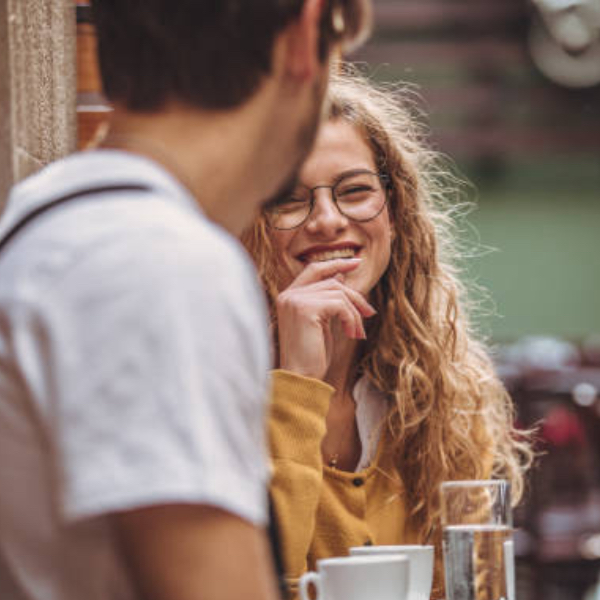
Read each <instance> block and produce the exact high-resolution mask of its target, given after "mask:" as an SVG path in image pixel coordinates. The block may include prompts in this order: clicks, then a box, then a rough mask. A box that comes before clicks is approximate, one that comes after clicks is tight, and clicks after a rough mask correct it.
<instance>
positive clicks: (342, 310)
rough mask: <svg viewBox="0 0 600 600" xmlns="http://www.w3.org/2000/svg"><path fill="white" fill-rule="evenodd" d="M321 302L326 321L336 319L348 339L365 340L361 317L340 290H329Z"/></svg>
mask: <svg viewBox="0 0 600 600" xmlns="http://www.w3.org/2000/svg"><path fill="white" fill-rule="evenodd" d="M321 300H322V302H323V304H322V306H321V307H322V310H323V313H322V314H323V316H325V317H326V318H327V319H331V318H332V317H337V318H338V319H339V320H340V322H341V324H342V327H343V329H344V332H345V334H346V335H347V336H348V337H349V338H352V339H365V338H366V334H365V329H364V326H363V322H362V317H361V315H360V313H359V311H358V310H357V309H356V307H355V306H354V304H353V303H352V302H351V301H350V299H349V298H348V296H347V295H346V294H344V293H343V292H342V291H341V290H330V291H328V292H325V293H323V295H322V298H321Z"/></svg>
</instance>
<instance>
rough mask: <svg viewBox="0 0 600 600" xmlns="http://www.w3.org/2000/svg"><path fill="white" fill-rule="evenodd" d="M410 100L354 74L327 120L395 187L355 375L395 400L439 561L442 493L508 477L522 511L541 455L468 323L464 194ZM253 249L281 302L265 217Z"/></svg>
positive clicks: (418, 527)
mask: <svg viewBox="0 0 600 600" xmlns="http://www.w3.org/2000/svg"><path fill="white" fill-rule="evenodd" d="M412 96H413V94H412V93H411V91H410V90H409V89H408V88H402V87H399V86H394V87H393V88H391V87H389V88H388V87H383V86H376V85H374V84H373V83H372V82H370V81H369V80H368V79H367V78H366V77H364V76H362V75H361V74H360V73H359V72H358V70H357V69H355V68H353V67H351V66H346V67H345V68H344V69H343V70H342V71H341V72H339V73H335V74H333V75H332V78H331V82H330V88H329V92H328V109H327V110H328V114H327V115H326V117H327V118H328V119H330V120H339V119H341V120H344V121H346V122H348V123H350V124H352V125H353V126H354V127H356V128H357V130H358V131H359V132H361V134H362V135H363V137H364V139H365V140H366V142H367V143H368V144H369V146H370V147H371V149H372V151H373V155H374V158H375V161H376V165H377V167H378V169H379V171H380V172H381V173H385V174H386V175H387V176H388V177H389V180H390V191H389V202H388V207H389V212H390V221H391V223H392V226H393V227H394V229H395V231H394V233H395V235H394V236H393V242H392V249H391V260H390V263H389V266H388V268H387V270H386V272H385V274H384V275H383V277H382V278H381V280H380V281H379V282H378V284H377V285H376V287H375V288H374V290H373V291H372V293H371V296H370V298H369V301H370V302H371V303H372V304H373V305H374V307H375V308H376V310H377V316H375V317H373V318H371V319H369V321H368V323H367V341H366V342H365V343H364V344H365V346H364V348H363V349H362V351H361V355H360V360H359V361H358V363H357V364H356V374H357V375H358V374H365V375H366V376H367V377H368V378H369V379H370V381H371V382H372V383H373V384H374V385H375V386H376V387H377V388H378V389H380V390H382V391H383V392H385V393H386V394H388V396H389V397H390V398H393V400H394V402H393V407H392V409H391V411H390V412H389V415H388V419H387V425H388V429H389V431H390V432H391V434H392V439H393V452H394V456H395V464H396V466H397V470H398V472H399V474H400V475H401V478H402V481H403V483H404V493H405V498H406V504H407V509H408V514H409V519H410V523H411V528H412V529H413V530H414V531H415V532H416V533H417V534H418V536H419V539H420V540H421V541H422V543H424V542H425V541H426V540H431V541H434V542H435V543H436V546H437V548H438V551H439V547H440V541H441V539H440V536H441V534H440V527H438V525H439V519H440V502H439V489H440V484H441V483H442V482H443V481H446V480H461V479H487V478H490V477H492V478H503V479H508V480H509V481H510V482H511V484H512V493H513V496H512V497H513V501H514V502H515V503H516V502H517V501H518V500H519V499H520V497H521V495H522V492H523V484H524V471H525V470H526V468H527V467H528V466H529V464H530V462H531V450H530V447H529V443H528V440H527V434H526V433H522V432H521V433H519V432H517V431H516V430H515V429H514V427H513V418H514V414H513V406H512V402H511V400H510V398H509V396H508V394H507V392H506V390H505V389H504V386H503V385H502V383H501V382H500V381H499V379H498V377H497V376H496V373H495V371H494V367H493V365H492V362H491V360H490V358H489V355H488V352H487V350H486V348H485V346H484V344H483V343H482V342H480V341H478V340H477V339H476V336H475V335H474V333H473V330H472V327H471V324H470V322H469V319H468V316H467V312H468V309H470V308H471V307H470V304H469V302H468V301H467V297H466V294H465V291H464V289H463V284H461V282H460V281H459V278H458V272H459V269H458V267H457V265H456V258H457V255H458V254H459V253H458V251H457V247H456V244H455V242H454V229H455V225H454V219H453V211H455V210H456V206H457V199H459V198H460V189H461V187H462V186H461V185H460V181H459V180H458V179H457V178H456V177H455V176H453V175H452V174H451V171H449V169H448V166H447V161H446V160H445V159H444V157H442V156H441V155H440V154H439V153H437V152H434V151H432V150H430V149H428V148H427V146H426V143H425V135H424V130H423V127H422V125H420V124H419V120H418V119H416V118H415V115H414V114H413V112H412V106H413V104H414V103H413V101H412V100H411V97H412ZM457 194H459V196H457ZM244 243H245V245H246V247H247V248H248V250H249V251H250V253H251V255H252V256H253V258H254V260H255V262H256V265H257V267H258V270H259V273H260V276H261V278H262V281H263V283H264V286H265V289H266V291H267V296H268V298H269V300H270V302H271V304H272V303H273V301H274V299H275V298H276V296H277V294H278V292H279V289H278V280H279V273H278V265H277V258H276V254H275V253H274V252H273V251H272V247H271V242H270V240H269V231H268V228H267V226H266V224H265V221H264V219H263V218H259V219H258V220H257V222H256V223H255V224H254V226H253V227H252V229H251V230H249V231H248V232H246V234H245V236H244ZM272 314H273V319H275V314H274V311H272ZM275 327H276V325H275ZM432 532H433V535H432Z"/></svg>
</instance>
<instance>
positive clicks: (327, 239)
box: [271, 120, 393, 296]
mask: <svg viewBox="0 0 600 600" xmlns="http://www.w3.org/2000/svg"><path fill="white" fill-rule="evenodd" d="M356 170H368V171H371V172H373V173H376V172H377V168H376V166H375V161H374V158H373V153H372V152H371V149H370V148H369V146H368V145H367V143H366V142H365V140H364V139H363V138H362V136H361V135H360V133H359V132H358V130H357V129H356V128H355V127H353V126H352V125H350V124H349V123H347V122H346V121H343V120H336V121H328V122H326V123H323V125H322V126H321V128H320V130H319V134H318V136H317V139H316V142H315V146H314V148H313V150H312V152H311V154H309V156H308V158H307V160H306V162H305V163H304V165H303V167H302V169H301V171H300V177H299V183H300V184H301V185H303V186H306V187H308V188H314V187H315V186H330V185H334V184H335V183H336V182H337V181H338V180H339V179H340V177H341V176H343V175H344V174H346V173H349V172H351V171H356ZM381 193H382V194H385V193H386V191H385V189H382V191H381ZM313 194H314V206H313V209H312V212H311V213H310V215H309V217H308V218H307V219H306V221H304V223H303V224H302V225H300V226H299V227H298V228H296V229H291V230H287V231H282V230H276V229H272V230H271V238H272V242H273V249H274V251H275V252H276V253H277V256H278V257H279V259H280V260H281V261H283V264H284V266H285V267H286V270H287V271H288V272H289V280H287V281H285V282H283V286H282V287H287V286H288V285H289V284H290V283H291V282H292V281H293V279H295V278H296V277H297V276H298V275H299V274H300V273H301V272H302V270H303V269H304V268H305V267H306V266H307V265H308V264H310V263H311V262H314V261H326V260H332V259H334V258H351V257H358V258H360V259H361V263H360V265H359V266H358V267H357V268H356V269H355V270H353V271H351V272H350V273H348V274H346V275H345V279H344V281H345V283H346V284H347V285H348V286H350V287H351V288H353V289H355V290H357V291H359V292H361V293H362V294H364V295H365V296H368V295H369V293H370V292H371V290H372V289H373V288H374V287H375V285H376V284H377V282H378V281H379V280H380V279H381V277H382V275H383V274H384V272H385V270H386V269H387V266H388V264H389V261H390V250H391V242H392V236H393V234H392V227H391V224H390V218H389V213H388V210H387V208H384V209H383V210H382V211H381V212H380V213H379V214H378V215H377V216H376V217H375V218H374V219H372V220H370V221H366V222H362V223H361V222H356V221H351V220H350V219H348V218H347V217H345V216H344V215H342V214H341V213H340V212H339V211H338V209H337V207H336V206H335V204H334V203H333V201H332V193H331V189H329V188H319V189H316V190H314V191H313Z"/></svg>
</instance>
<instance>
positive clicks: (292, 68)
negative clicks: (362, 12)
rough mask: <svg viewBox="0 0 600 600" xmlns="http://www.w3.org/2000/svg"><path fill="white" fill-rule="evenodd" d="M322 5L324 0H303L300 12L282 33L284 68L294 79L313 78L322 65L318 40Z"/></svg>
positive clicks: (323, 5)
mask: <svg viewBox="0 0 600 600" xmlns="http://www.w3.org/2000/svg"><path fill="white" fill-rule="evenodd" d="M324 7H325V0H304V3H303V6H302V10H301V12H300V14H299V15H298V17H297V18H296V19H294V20H293V21H292V22H291V23H290V24H289V25H288V26H287V27H286V28H285V30H284V32H283V34H282V35H283V36H284V37H285V58H284V60H285V70H286V71H287V73H288V74H289V75H290V76H292V77H293V78H295V79H300V80H303V81H305V80H308V79H313V78H314V77H315V74H316V72H317V71H318V70H319V69H321V68H322V66H323V65H322V62H321V59H320V57H319V42H320V36H321V35H322V32H321V18H322V15H323V10H324Z"/></svg>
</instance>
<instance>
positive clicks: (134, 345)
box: [0, 150, 270, 600]
mask: <svg viewBox="0 0 600 600" xmlns="http://www.w3.org/2000/svg"><path fill="white" fill-rule="evenodd" d="M122 183H135V184H143V185H147V186H149V187H150V188H152V190H153V191H151V192H145V191H140V192H129V193H127V192H117V193H115V192H112V193H103V194H98V195H95V196H93V197H91V196H90V197H86V198H79V199H74V200H72V201H71V202H69V204H68V205H67V206H61V207H57V208H54V209H51V210H50V211H49V212H47V213H45V214H43V215H41V216H40V217H38V218H37V219H36V220H34V221H33V222H31V223H30V224H29V225H27V227H26V228H25V229H24V230H22V231H21V232H20V233H19V234H18V235H17V237H16V238H14V239H13V240H12V241H11V242H10V244H9V245H8V246H7V247H6V248H5V249H4V250H3V252H2V253H1V254H0V598H1V599H2V600H25V599H27V600H32V599H35V600H37V599H39V600H126V599H127V600H129V599H131V598H134V597H135V595H134V593H133V591H132V586H131V584H130V581H129V580H128V575H127V572H126V570H125V569H124V566H123V565H122V563H121V561H120V560H119V558H118V556H117V554H116V546H115V543H114V539H113V533H112V531H111V529H110V526H109V519H108V518H107V514H108V513H111V512H114V511H121V510H125V509H130V508H134V507H142V506H149V505H155V504H162V503H178V502H181V503H199V504H210V505H215V506H219V507H222V508H223V509H225V510H227V511H229V512H232V513H234V514H236V515H239V516H241V517H242V518H244V519H247V520H249V521H251V522H253V523H256V524H264V523H265V522H266V519H267V503H266V485H267V483H268V466H267V465H268V461H267V454H266V440H265V419H266V415H265V408H266V407H265V402H266V398H267V372H268V369H269V366H270V365H269V362H270V359H269V349H268V338H267V325H266V323H267V320H266V309H265V306H264V302H263V299H262V298H263V295H262V293H261V291H260V288H259V285H258V282H257V280H256V277H255V274H254V270H253V268H252V266H251V264H250V261H249V259H248V258H247V256H246V254H245V252H244V250H243V248H242V247H241V246H240V245H239V243H238V242H237V241H236V240H235V239H233V238H232V237H231V236H230V235H228V234H227V233H225V232H224V231H223V230H221V229H220V228H218V227H217V226H215V225H214V224H211V223H210V222H208V221H207V220H206V219H205V218H204V217H203V215H202V213H201V211H200V209H199V208H198V206H197V205H196V203H195V202H194V200H193V198H192V197H191V196H190V195H189V194H188V192H187V191H186V190H185V189H184V188H183V187H182V186H180V185H179V183H178V182H177V181H176V180H175V179H173V178H172V177H171V176H170V175H169V174H168V173H166V172H165V171H164V170H162V168H160V167H158V165H156V164H155V163H153V162H152V161H150V160H147V159H144V158H141V157H139V156H135V155H132V154H127V153H123V152H115V151H107V150H103V151H94V152H86V153H80V154H77V155H74V156H72V157H69V158H67V159H65V160H63V161H61V162H59V163H55V164H53V165H51V166H49V167H48V168H46V169H45V170H44V171H42V172H41V173H40V174H38V175H36V176H34V177H32V178H30V179H29V180H27V181H25V182H23V183H22V184H20V185H19V186H17V187H16V188H15V189H14V190H13V193H12V195H11V197H10V199H9V204H8V207H7V210H6V212H5V214H4V215H3V218H2V220H1V221H0V237H2V235H3V234H4V232H5V231H6V230H7V229H9V228H10V226H11V225H12V224H13V223H14V222H15V221H16V220H18V219H19V218H20V217H21V216H22V215H23V214H25V213H28V212H29V211H31V210H33V209H35V208H36V207H39V206H41V205H42V204H44V203H46V202H48V201H50V200H52V199H55V198H57V197H59V196H62V195H65V194H68V193H72V192H74V191H77V190H82V189H87V188H90V187H95V186H106V185H119V184H122Z"/></svg>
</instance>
